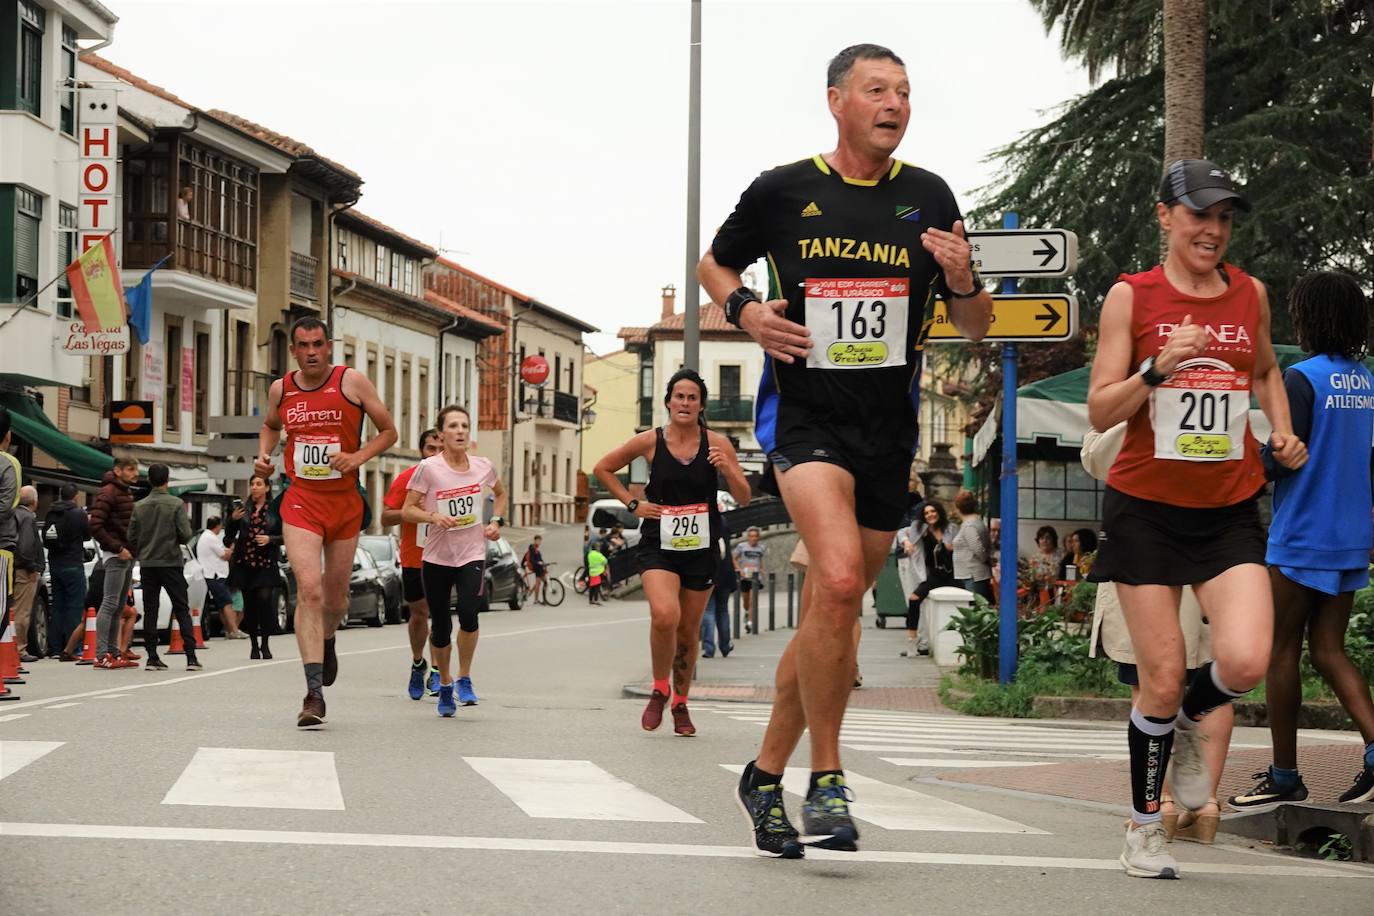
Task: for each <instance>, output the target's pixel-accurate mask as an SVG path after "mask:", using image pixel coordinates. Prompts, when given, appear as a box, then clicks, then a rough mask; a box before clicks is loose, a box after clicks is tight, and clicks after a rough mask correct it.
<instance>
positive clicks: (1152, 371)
mask: <svg viewBox="0 0 1374 916" xmlns="http://www.w3.org/2000/svg"><path fill="white" fill-rule="evenodd" d="M1140 380H1141V381H1142V382H1144V383H1145V384H1147V385H1149V386H1150V387H1151V388H1158V387H1159V386H1160V385H1163V384H1164V383H1165V382H1167V381H1168V380H1169V376H1167V375H1165V374H1164V373H1163V372H1160V371H1159V370H1158V369H1156V368H1155V358H1154V357H1153V356H1147V357H1145V360H1144V362H1142V363H1141V364H1140Z"/></svg>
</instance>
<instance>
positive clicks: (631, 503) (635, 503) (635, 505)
mask: <svg viewBox="0 0 1374 916" xmlns="http://www.w3.org/2000/svg"><path fill="white" fill-rule="evenodd" d="M625 508H626V509H629V510H630V511H631V512H633V511H635V510H636V509H638V508H639V500H637V499H632V500H630V501H629V502H627V503H626V504H625Z"/></svg>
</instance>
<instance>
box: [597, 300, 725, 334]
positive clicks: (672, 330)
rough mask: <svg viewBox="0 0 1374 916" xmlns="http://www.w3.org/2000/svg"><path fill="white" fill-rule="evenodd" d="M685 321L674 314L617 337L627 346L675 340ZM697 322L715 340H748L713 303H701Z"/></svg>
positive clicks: (680, 332) (624, 329)
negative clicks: (721, 338) (667, 339)
mask: <svg viewBox="0 0 1374 916" xmlns="http://www.w3.org/2000/svg"><path fill="white" fill-rule="evenodd" d="M686 320H687V316H686V314H685V313H684V312H674V313H673V314H671V315H669V316H668V317H667V318H664V319H663V320H662V321H660V322H658V324H655V325H653V326H652V327H648V328H641V327H627V328H621V329H620V332H619V334H618V335H617V336H619V337H620V338H621V339H622V340H624V341H625V343H626V344H627V345H629V344H646V343H648V342H649V341H650V340H651V339H653V338H655V337H668V338H676V337H678V336H680V335H681V334H682V332H683V328H684V325H685V322H686ZM697 322H698V324H697V327H698V328H700V329H701V330H702V331H703V332H705V333H709V334H712V335H713V336H714V337H716V338H717V339H719V338H720V337H738V338H739V339H740V340H748V339H749V334H748V332H746V331H742V330H740V329H739V328H737V327H735V326H734V325H733V324H731V323H730V322H728V321H726V320H725V309H723V308H721V307H720V306H718V305H716V304H715V303H714V302H705V303H702V305H701V309H700V311H699V312H698V314H697Z"/></svg>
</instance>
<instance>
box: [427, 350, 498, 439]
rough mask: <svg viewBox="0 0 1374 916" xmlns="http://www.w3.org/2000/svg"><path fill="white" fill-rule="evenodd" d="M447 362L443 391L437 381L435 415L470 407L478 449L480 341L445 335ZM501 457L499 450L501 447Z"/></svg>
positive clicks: (472, 435)
mask: <svg viewBox="0 0 1374 916" xmlns="http://www.w3.org/2000/svg"><path fill="white" fill-rule="evenodd" d="M441 342H442V344H443V357H442V359H443V362H442V364H441V371H442V374H443V387H442V388H440V387H439V380H438V378H437V376H438V374H439V373H437V372H436V373H435V374H436V378H435V383H434V384H435V400H434V403H435V414H436V415H437V413H438V409H439V408H440V407H444V406H447V405H449V404H457V405H459V406H460V407H466V408H467V410H468V413H469V415H470V416H471V417H472V427H471V432H470V434H469V436H470V439H471V441H472V442H473V444H474V445H476V444H477V443H478V440H479V438H480V436H479V430H478V427H477V415H478V413H479V410H478V380H479V378H480V372H479V368H478V365H477V341H475V340H469V339H468V338H466V337H459V336H458V335H457V334H444V335H443V337H442V341H441ZM498 454H499V446H498Z"/></svg>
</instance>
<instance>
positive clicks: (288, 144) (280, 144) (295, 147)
mask: <svg viewBox="0 0 1374 916" xmlns="http://www.w3.org/2000/svg"><path fill="white" fill-rule="evenodd" d="M206 114H208V115H210V117H212V118H215V119H216V120H219V121H223V122H224V123H226V124H228V125H230V126H231V127H236V128H238V129H239V130H241V131H243V132H244V133H245V134H248V135H249V136H250V137H254V138H256V139H258V140H261V141H262V142H263V143H266V144H268V145H270V146H275V147H276V148H277V149H279V150H281V151H282V152H284V153H289V154H290V155H292V156H295V157H296V158H298V159H299V158H302V157H305V156H310V157H313V158H315V159H318V160H320V161H321V162H324V163H327V164H328V165H329V166H330V167H331V168H333V169H335V170H337V171H339V172H342V173H343V174H345V175H348V176H349V177H350V178H353V179H355V180H357V181H358V182H361V181H362V180H363V179H362V176H361V175H359V174H358V173H357V172H355V171H353V170H352V169H350V168H348V167H347V166H345V165H340V164H339V163H337V162H335V161H334V160H332V159H329V158H327V157H325V156H321V155H320V154H319V153H317V152H315V150H314V149H313V148H311V147H310V146H308V145H307V144H305V143H302V142H301V141H299V140H295V139H293V138H291V137H288V136H286V135H285V134H279V133H277V132H276V131H275V130H272V129H270V128H267V127H263V126H262V125H261V124H257V123H255V122H253V121H250V120H248V119H247V118H244V117H240V116H239V115H236V114H234V113H233V112H232V111H225V110H224V109H222V108H212V109H210V110H209V111H208V112H206Z"/></svg>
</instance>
